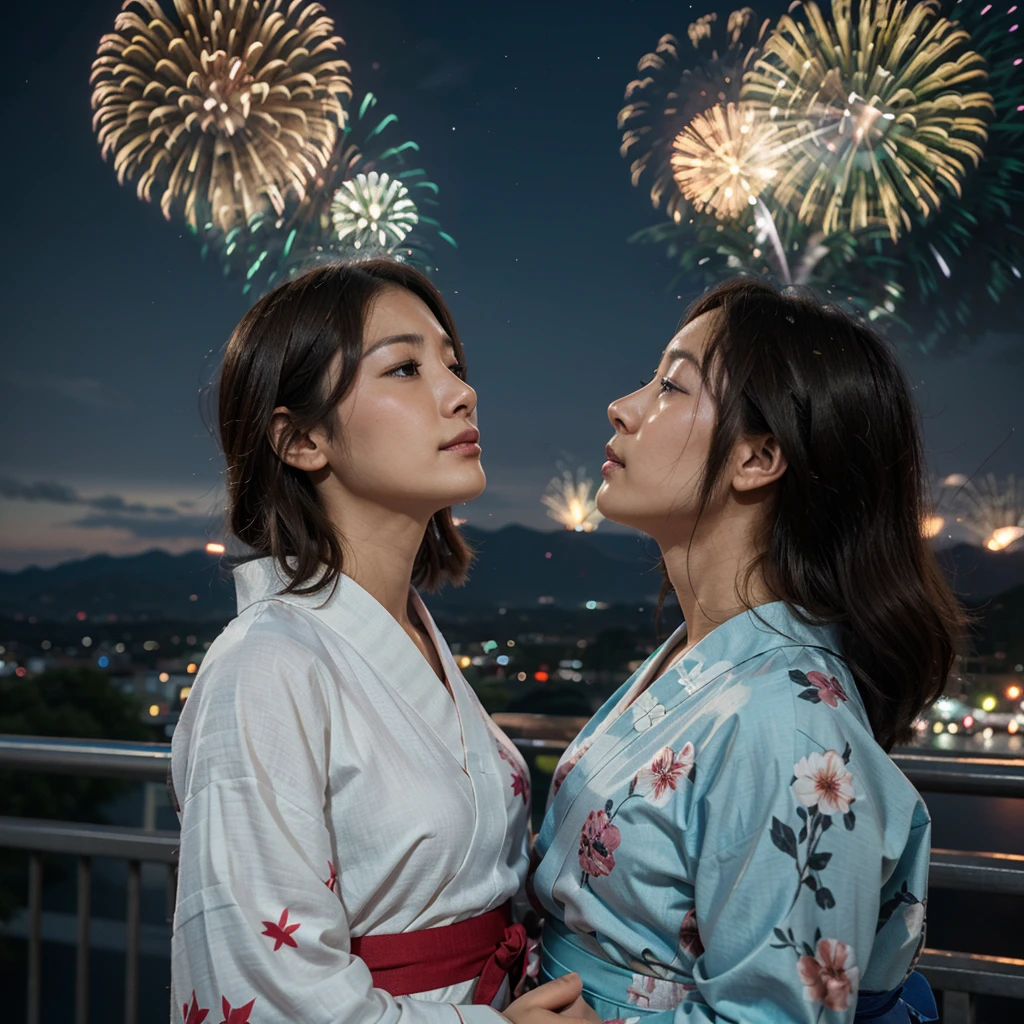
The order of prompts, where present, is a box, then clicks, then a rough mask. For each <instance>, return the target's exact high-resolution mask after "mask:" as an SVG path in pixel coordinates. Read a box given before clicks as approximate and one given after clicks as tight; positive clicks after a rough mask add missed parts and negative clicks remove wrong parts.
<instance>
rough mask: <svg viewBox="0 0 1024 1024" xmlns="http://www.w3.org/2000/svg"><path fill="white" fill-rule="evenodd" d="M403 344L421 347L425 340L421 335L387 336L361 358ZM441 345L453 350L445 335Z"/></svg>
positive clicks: (451, 342) (449, 340)
mask: <svg viewBox="0 0 1024 1024" xmlns="http://www.w3.org/2000/svg"><path fill="white" fill-rule="evenodd" d="M403 344H404V345H419V346H422V345H424V344H425V339H424V337H423V335H422V334H389V335H388V336H387V337H385V338H380V339H379V340H378V341H375V342H374V343H373V344H372V345H371V346H370V347H369V348H368V349H367V350H366V351H365V352H364V353H363V356H364V357H366V356H368V355H370V354H371V353H373V352H376V351H377V349H379V348H385V347H386V346H388V345H403ZM441 344H442V345H443V346H444V347H445V348H452V349H453V348H455V342H454V341H452V339H451V338H449V337H448V335H447V334H446V335H445V336H444V337H443V338H442V339H441Z"/></svg>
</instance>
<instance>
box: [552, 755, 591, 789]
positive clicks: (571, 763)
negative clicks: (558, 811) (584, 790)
mask: <svg viewBox="0 0 1024 1024" xmlns="http://www.w3.org/2000/svg"><path fill="white" fill-rule="evenodd" d="M589 749H590V744H589V743H581V744H580V745H579V746H578V747H574V748H573V750H572V753H570V754H569V755H568V756H567V757H564V758H563V759H562V761H561V763H560V764H559V765H558V767H557V768H556V769H555V777H554V778H553V779H552V780H551V792H552V793H557V792H558V791H559V789H561V788H562V783H563V782H565V777H566V775H568V774H569V772H571V771H572V770H573V768H575V767H576V763H577V762H578V761H579V759H580V758H581V757H582V756H583V755H584V754H585V753H586V752H587V751H588V750H589Z"/></svg>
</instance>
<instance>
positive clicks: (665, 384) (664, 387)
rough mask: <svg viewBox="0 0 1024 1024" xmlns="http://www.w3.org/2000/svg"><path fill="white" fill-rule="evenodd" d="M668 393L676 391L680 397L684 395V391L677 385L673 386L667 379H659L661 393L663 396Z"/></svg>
mask: <svg viewBox="0 0 1024 1024" xmlns="http://www.w3.org/2000/svg"><path fill="white" fill-rule="evenodd" d="M668 391H678V392H679V393H680V394H681V395H685V394H686V389H685V388H681V387H680V386H679V385H678V384H673V383H672V381H670V380H669V379H668V377H662V378H661V393H662V394H665V393H666V392H668Z"/></svg>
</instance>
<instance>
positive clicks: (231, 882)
mask: <svg viewBox="0 0 1024 1024" xmlns="http://www.w3.org/2000/svg"><path fill="white" fill-rule="evenodd" d="M235 586H236V592H237V599H238V617H237V618H235V619H234V620H233V621H232V622H231V623H230V624H229V625H228V626H227V628H226V629H225V630H224V632H223V633H222V634H221V635H220V636H219V637H218V638H217V640H216V641H214V643H213V646H212V647H211V648H210V650H209V652H208V654H207V656H206V658H205V659H204V661H203V665H202V669H201V670H200V672H199V674H198V676H197V678H196V681H195V685H194V686H193V687H192V692H191V695H190V696H189V698H188V702H187V703H186V705H185V709H184V711H183V712H182V716H181V721H180V722H179V724H178V727H177V729H176V730H175V733H174V739H173V743H172V768H171V771H172V778H173V783H174V790H175V793H176V795H177V798H178V800H179V802H180V805H181V811H180V817H181V826H182V828H181V853H180V863H179V876H178V894H177V906H176V908H175V914H174V933H173V940H172V954H171V955H172V959H171V990H172V1000H171V1013H172V1016H171V1020H172V1022H175V1024H177V1022H181V1021H183V1022H184V1024H202V1022H203V1021H204V1020H207V1024H215V1022H220V1021H222V1020H223V1021H226V1022H227V1024H248V1022H251V1024H283V1022H288V1024H293V1022H297V1024H394V1022H398V1021H403V1022H408V1024H433V1022H435V1021H436V1022H438V1024H459V1022H460V1020H461V1021H462V1022H463V1024H497V1022H498V1021H500V1019H501V1018H500V1017H499V1016H498V1015H497V1014H496V1013H495V1010H494V1009H491V1008H490V1007H488V1006H474V1005H472V999H473V993H474V990H475V986H476V979H472V980H470V981H467V982H463V983H460V984H457V985H452V986H449V987H447V988H444V989H439V990H435V991H431V992H424V993H420V994H417V995H413V996H400V997H397V998H395V997H392V996H391V995H390V994H388V993H387V992H385V991H384V990H382V989H379V988H375V987H374V984H373V979H372V977H371V974H370V970H369V968H368V967H367V966H366V964H365V963H364V962H363V961H362V960H361V959H359V958H358V957H355V956H353V955H351V953H350V939H351V938H356V937H362V936H366V935H391V934H395V933H401V932H410V931H420V930H422V929H427V928H435V927H439V926H442V925H449V924H453V923H456V922H459V921H464V920H466V919H468V918H472V917H476V916H478V915H480V914H483V913H485V912H487V911H489V910H493V909H495V908H498V907H501V906H502V905H503V904H504V903H506V902H507V901H508V900H509V899H514V898H515V897H517V895H518V894H519V893H520V891H521V888H522V883H523V881H524V878H525V874H526V868H527V850H526V839H527V822H528V817H529V782H528V780H529V774H528V771H527V768H526V764H525V763H524V762H523V760H522V758H521V757H520V755H519V753H518V751H517V750H516V748H515V747H514V745H513V744H512V742H511V741H510V740H509V739H508V738H507V737H505V735H504V734H503V733H502V732H501V730H499V729H498V728H497V726H495V725H494V723H493V722H492V721H491V720H490V718H489V717H488V716H487V714H486V712H485V711H484V710H483V708H482V707H481V705H480V703H479V701H478V700H477V698H476V695H475V694H474V693H473V691H472V690H471V689H470V687H469V685H468V684H467V683H466V681H465V679H464V678H463V677H462V674H461V673H460V672H459V669H458V667H457V666H456V664H455V661H454V660H453V658H452V655H451V652H450V651H449V649H448V646H447V644H446V643H445V641H444V639H443V637H442V636H441V634H440V633H439V632H438V631H437V628H436V627H435V625H434V623H433V620H432V619H431V617H430V614H429V613H428V612H427V610H426V608H424V606H423V604H422V603H421V602H420V599H419V597H418V596H417V595H416V594H415V592H413V593H412V596H411V600H412V601H413V604H414V606H415V608H416V611H417V613H418V614H419V616H420V619H421V620H422V622H423V623H424V625H425V626H426V627H427V629H428V630H429V631H430V634H431V637H432V638H433V641H434V644H435V645H436V647H437V651H438V654H439V655H440V658H441V661H442V664H443V666H444V671H445V675H446V677H447V679H448V682H449V685H450V686H451V691H452V693H451V694H449V693H448V692H447V690H446V689H445V686H444V685H443V683H442V682H441V681H440V680H439V679H438V678H437V676H436V675H435V673H434V671H433V669H432V668H431V667H430V665H429V664H428V663H427V661H426V659H425V658H424V657H423V655H422V654H421V653H420V651H419V649H418V648H417V646H416V644H415V643H414V642H413V641H412V639H411V638H410V637H409V636H408V634H406V632H405V631H404V630H403V629H402V627H401V626H399V624H398V623H397V622H396V621H395V619H394V618H393V617H392V616H391V615H390V614H389V613H388V612H387V611H385V609H384V608H383V607H381V605H380V604H379V603H378V602H377V601H376V600H375V599H374V598H373V597H371V596H370V594H368V593H367V592H366V591H365V590H363V589H362V588H361V587H360V586H359V585H358V584H356V583H355V582H354V581H353V580H351V579H349V578H348V577H345V576H342V577H341V579H340V581H339V583H338V586H337V589H336V591H335V592H334V594H333V595H332V596H326V597H325V593H321V594H316V595H312V596H306V597H302V596H296V595H292V594H289V595H281V594H280V591H281V589H282V588H283V586H284V581H283V579H282V578H281V577H280V576H279V574H278V572H277V569H276V567H275V564H274V562H273V560H272V559H270V558H264V559H259V560H256V561H251V562H248V563H245V564H243V565H241V566H239V567H238V568H237V569H235ZM326 593H327V594H328V595H329V591H327V592H326ZM453 698H454V700H453ZM507 999H508V985H507V983H506V984H505V985H503V987H502V992H501V993H499V997H498V999H496V1000H495V1006H502V1007H503V1006H504V1005H505V1003H506V1002H507ZM454 1004H458V1009H457V1010H456V1009H455V1005H454ZM467 1004H468V1005H467ZM207 1018H208V1019H207Z"/></svg>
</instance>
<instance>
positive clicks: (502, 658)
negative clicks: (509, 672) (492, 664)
mask: <svg viewBox="0 0 1024 1024" xmlns="http://www.w3.org/2000/svg"><path fill="white" fill-rule="evenodd" d="M494 660H495V661H497V663H498V664H499V665H502V666H504V665H507V664H508V655H507V654H499V655H498V657H497V658H495V659H494Z"/></svg>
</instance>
